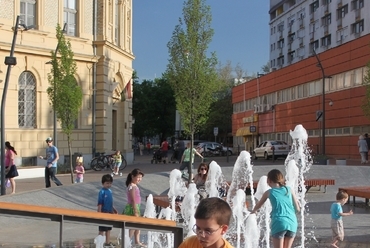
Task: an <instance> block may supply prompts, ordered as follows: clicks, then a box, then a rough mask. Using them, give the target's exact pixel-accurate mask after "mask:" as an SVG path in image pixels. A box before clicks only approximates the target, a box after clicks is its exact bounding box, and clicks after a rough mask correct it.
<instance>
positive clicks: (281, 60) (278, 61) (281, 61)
mask: <svg viewBox="0 0 370 248" xmlns="http://www.w3.org/2000/svg"><path fill="white" fill-rule="evenodd" d="M277 65H278V66H283V65H284V55H283V56H280V57H279V58H277Z"/></svg>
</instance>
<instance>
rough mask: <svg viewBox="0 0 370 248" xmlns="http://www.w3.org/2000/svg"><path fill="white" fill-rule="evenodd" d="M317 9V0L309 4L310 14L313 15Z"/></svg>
mask: <svg viewBox="0 0 370 248" xmlns="http://www.w3.org/2000/svg"><path fill="white" fill-rule="evenodd" d="M318 8H319V0H316V1H315V2H313V3H311V4H310V13H314V12H315V11H316V10H317V9H318Z"/></svg>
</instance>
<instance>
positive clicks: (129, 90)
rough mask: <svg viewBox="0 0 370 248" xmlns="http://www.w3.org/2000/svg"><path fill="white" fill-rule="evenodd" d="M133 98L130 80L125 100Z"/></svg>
mask: <svg viewBox="0 0 370 248" xmlns="http://www.w3.org/2000/svg"><path fill="white" fill-rule="evenodd" d="M131 98H132V90H131V79H130V80H129V81H128V83H127V84H126V87H125V100H129V99H131Z"/></svg>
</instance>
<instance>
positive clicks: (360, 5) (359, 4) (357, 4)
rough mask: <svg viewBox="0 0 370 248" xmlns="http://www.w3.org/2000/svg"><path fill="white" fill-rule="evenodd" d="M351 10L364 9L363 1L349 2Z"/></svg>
mask: <svg viewBox="0 0 370 248" xmlns="http://www.w3.org/2000/svg"><path fill="white" fill-rule="evenodd" d="M351 6H352V10H355V9H361V8H363V7H364V0H354V1H352V2H351Z"/></svg>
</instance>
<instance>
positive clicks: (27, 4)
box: [19, 0, 36, 26]
mask: <svg viewBox="0 0 370 248" xmlns="http://www.w3.org/2000/svg"><path fill="white" fill-rule="evenodd" d="M20 4H21V6H20V7H21V11H20V17H19V18H20V21H21V23H22V24H25V25H26V26H31V25H35V24H36V17H35V16H36V0H21V2H20Z"/></svg>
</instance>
